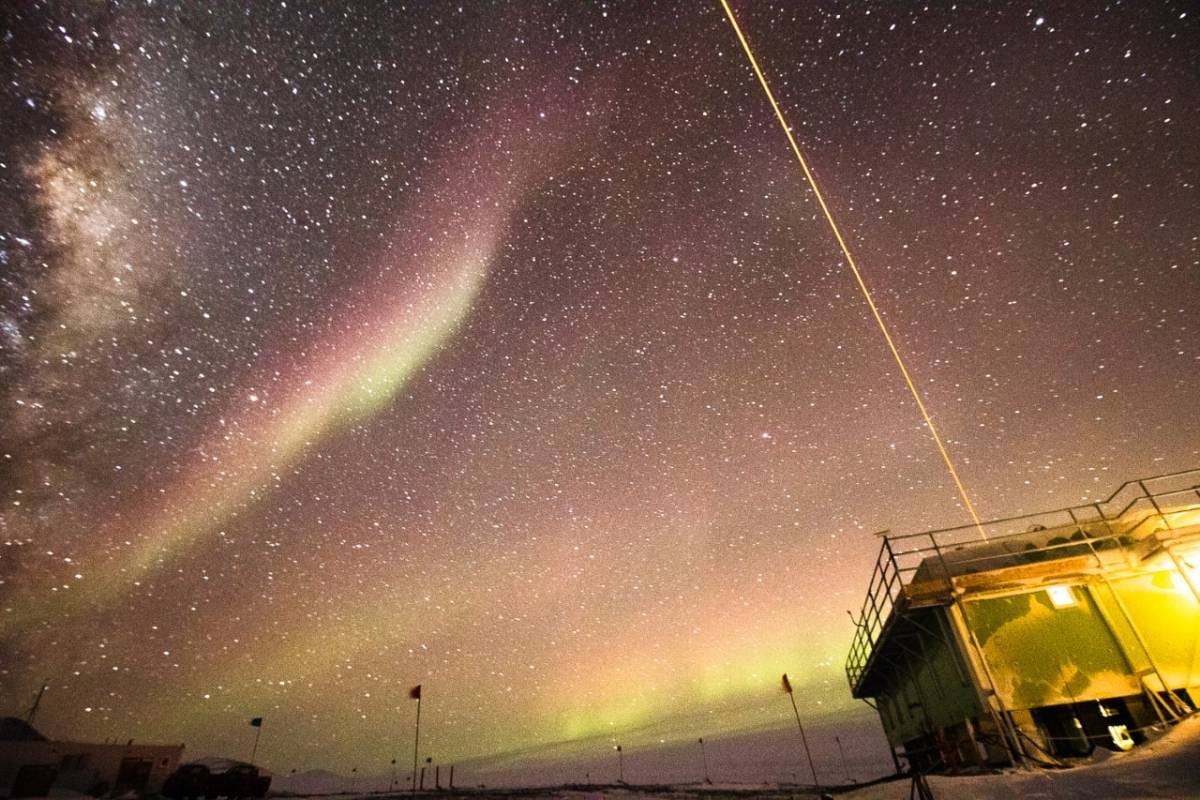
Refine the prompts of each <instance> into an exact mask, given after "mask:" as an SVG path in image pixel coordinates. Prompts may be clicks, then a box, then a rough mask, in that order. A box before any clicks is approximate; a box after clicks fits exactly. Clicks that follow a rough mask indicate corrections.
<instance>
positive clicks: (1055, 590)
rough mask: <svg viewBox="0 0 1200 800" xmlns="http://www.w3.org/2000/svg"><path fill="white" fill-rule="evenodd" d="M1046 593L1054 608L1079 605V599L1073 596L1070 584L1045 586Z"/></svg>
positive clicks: (1073, 591)
mask: <svg viewBox="0 0 1200 800" xmlns="http://www.w3.org/2000/svg"><path fill="white" fill-rule="evenodd" d="M1046 594H1048V595H1049V596H1050V603H1051V604H1052V605H1053V606H1054V607H1055V608H1070V607H1071V606H1077V605H1079V600H1078V599H1076V597H1075V590H1074V589H1072V588H1071V587H1070V586H1047V587H1046Z"/></svg>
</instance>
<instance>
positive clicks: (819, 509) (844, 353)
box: [0, 0, 1200, 779]
mask: <svg viewBox="0 0 1200 800" xmlns="http://www.w3.org/2000/svg"><path fill="white" fill-rule="evenodd" d="M343 6H346V7H350V6H353V9H352V10H343V9H342V7H343ZM735 8H736V9H737V11H738V13H739V18H740V22H741V24H742V26H743V28H744V29H745V31H746V34H747V36H748V37H749V39H750V41H751V43H752V44H753V45H754V46H755V48H756V52H757V55H758V57H759V58H760V60H761V62H762V64H763V67H764V69H765V71H766V73H767V75H768V78H769V79H770V80H771V82H772V85H773V88H774V90H775V92H776V94H777V96H778V98H779V100H780V103H781V105H782V106H783V109H784V112H785V114H787V116H788V118H789V120H790V121H791V123H792V126H793V128H794V131H795V133H796V135H797V138H798V140H799V143H800V146H801V147H802V148H804V150H805V152H806V155H807V156H808V157H809V158H810V159H811V161H812V164H813V167H814V169H815V171H816V174H817V176H818V179H819V180H820V181H821V183H822V188H823V190H824V191H825V193H826V195H827V197H828V199H829V201H830V203H831V205H832V207H833V211H834V213H835V214H836V215H837V217H838V219H839V221H840V223H841V224H842V226H843V229H844V231H845V232H846V234H847V237H848V239H849V240H850V244H851V247H852V248H853V250H854V252H855V255H856V258H857V260H858V262H859V264H860V266H861V267H862V269H863V271H864V273H865V276H866V280H867V281H868V283H869V284H870V285H871V287H872V288H873V290H874V292H875V297H876V301H877V302H878V304H879V305H880V307H881V309H882V312H883V314H884V316H885V318H886V319H887V321H888V322H889V324H890V325H891V327H892V330H893V333H894V335H895V337H896V339H897V341H898V344H899V346H900V348H901V349H902V351H903V352H904V353H905V354H906V356H907V358H908V361H909V366H910V368H911V369H912V371H913V373H914V376H915V378H916V380H917V383H918V385H919V386H920V387H921V390H922V391H923V393H924V395H925V400H926V402H927V404H928V406H929V408H930V410H931V412H932V414H933V416H934V418H935V420H936V421H937V423H938V426H939V429H940V431H941V433H942V434H943V436H944V437H945V438H946V440H947V442H948V444H949V447H950V449H951V452H952V454H953V456H954V457H955V459H956V462H957V464H958V467H959V472H960V474H961V476H962V478H963V481H964V483H965V484H966V487H967V489H968V491H969V492H970V493H971V496H972V500H973V502H974V503H975V505H976V507H977V509H978V510H979V512H980V514H981V515H982V516H984V517H994V516H1005V515H1009V514H1014V513H1018V512H1022V511H1036V510H1039V509H1042V508H1053V507H1057V506H1060V505H1065V504H1068V503H1075V502H1080V501H1084V500H1091V499H1098V498H1102V497H1104V496H1106V495H1107V494H1108V493H1109V492H1110V491H1111V490H1113V489H1115V488H1116V486H1117V485H1118V484H1120V483H1121V482H1122V481H1124V480H1126V479H1130V478H1135V477H1139V476H1143V475H1152V474H1158V473H1162V472H1168V471H1172V470H1176V469H1183V468H1188V467H1194V466H1197V465H1198V464H1200V420H1198V418H1197V413H1196V411H1197V407H1198V403H1197V400H1196V398H1197V396H1198V395H1200V337H1198V333H1200V316H1198V315H1197V309H1200V216H1198V214H1197V209H1198V208H1200V189H1198V185H1197V184H1198V181H1200V143H1198V142H1200V137H1198V135H1197V131H1198V130H1200V67H1198V65H1200V27H1198V24H1197V20H1198V18H1200V14H1197V13H1195V8H1194V6H1193V5H1192V4H1190V3H1183V2H1180V3H1107V4H1106V3H1099V2H1097V3H1077V4H1069V5H1066V6H1063V7H1057V6H1055V5H1052V4H1051V5H1046V6H1044V7H1043V6H1037V5H1033V6H1030V5H1027V4H1013V5H993V6H991V7H990V8H984V7H980V6H976V4H964V5H962V6H958V7H953V6H949V5H947V4H940V3H938V4H931V7H923V6H921V5H918V4H896V3H888V2H878V3H864V2H847V3H799V2H797V3H765V2H749V0H741V2H738V3H736V4H735ZM0 15H2V16H0V19H2V22H3V24H2V28H3V34H2V39H0V70H2V71H3V72H2V77H3V81H2V85H0V502H2V503H3V507H2V509H0V532H2V538H3V545H4V546H3V548H2V550H0V697H3V699H4V704H5V708H4V709H0V711H2V712H4V713H20V714H21V715H23V713H24V711H25V709H26V708H27V706H28V704H29V703H30V702H31V701H32V698H33V695H34V693H35V692H36V691H37V689H38V687H39V686H40V685H41V683H42V681H43V680H48V681H49V684H50V689H49V690H48V691H47V693H46V697H45V699H44V701H43V704H42V708H41V710H40V711H39V713H38V719H37V724H38V727H40V728H41V729H43V730H44V731H45V732H46V733H47V734H48V735H51V736H55V737H59V738H67V737H73V738H85V739H104V738H110V737H113V738H116V739H119V740H122V741H124V740H126V739H129V738H134V739H136V740H139V741H152V740H157V741H170V742H179V741H183V742H186V743H187V745H188V755H189V756H198V755H202V754H205V753H222V754H228V755H233V756H239V757H243V758H244V757H246V756H248V755H249V747H250V743H251V742H252V740H253V730H252V729H251V728H250V727H249V726H248V724H247V723H248V721H249V719H250V718H251V717H257V716H262V717H264V718H265V720H266V722H265V727H264V736H263V746H262V749H261V751H260V752H261V755H262V758H263V760H264V761H265V762H266V764H267V765H268V766H271V767H273V768H275V769H277V770H280V771H286V770H290V769H292V768H308V767H327V768H331V769H337V770H342V771H347V772H348V771H349V769H350V768H351V767H352V766H361V767H363V768H364V769H365V768H372V769H379V770H382V769H384V767H383V766H382V765H384V764H386V763H387V761H388V759H390V758H392V757H397V758H399V759H400V761H401V763H402V764H404V763H406V762H407V759H409V758H411V749H410V748H411V739H410V737H411V725H412V720H413V715H414V713H415V703H414V702H413V701H411V700H409V699H408V695H407V690H408V689H409V687H411V686H413V685H415V684H417V683H421V684H423V685H424V687H425V693H426V694H425V701H424V706H423V710H422V719H423V724H424V726H425V729H424V734H423V737H424V742H425V743H424V744H423V746H422V750H423V752H422V757H424V756H425V755H429V756H431V757H434V758H435V759H436V760H437V761H439V762H442V763H449V762H451V761H462V760H464V759H470V758H472V757H480V756H491V755H493V754H499V753H507V752H512V751H522V752H524V753H527V754H528V757H529V758H534V757H536V756H537V754H538V753H542V752H549V748H550V745H552V744H555V743H561V742H575V743H576V745H577V749H576V751H575V752H578V753H582V752H585V751H587V752H604V751H607V750H608V748H610V747H611V745H612V744H613V743H615V742H617V741H621V742H622V743H623V744H624V745H625V746H626V747H627V748H630V749H634V750H636V749H637V748H639V747H640V748H642V749H643V750H644V749H646V748H651V747H653V746H657V745H668V746H669V745H670V744H671V743H673V742H681V741H689V740H690V741H693V742H694V741H695V737H697V736H705V737H708V739H709V740H710V741H712V742H713V745H712V746H713V747H717V748H719V747H720V741H721V738H722V737H723V736H724V737H733V736H734V735H735V734H736V735H740V734H743V733H745V732H747V731H760V730H765V731H767V732H768V733H770V731H772V730H774V729H776V728H779V727H780V726H786V725H789V724H792V725H794V720H792V717H791V707H790V706H789V705H788V704H787V702H786V699H784V698H783V697H782V694H781V693H780V692H779V689H778V680H779V674H780V673H781V672H784V671H787V672H788V673H789V674H790V675H791V676H792V680H793V683H794V684H795V685H796V687H797V701H798V703H799V707H800V711H801V713H802V714H804V715H806V716H807V717H809V718H810V719H814V720H817V721H818V722H820V721H822V720H824V721H826V722H825V724H827V725H833V726H834V727H830V728H828V730H830V731H835V730H836V724H835V723H836V721H837V720H839V719H846V720H852V719H860V718H861V717H862V714H863V713H864V712H866V713H869V712H868V710H866V709H865V707H862V705H861V704H856V702H855V701H852V700H851V699H850V697H849V693H848V690H847V688H846V684H845V679H844V675H843V673H842V663H843V659H844V655H845V651H846V648H847V645H848V643H849V640H850V636H851V633H852V625H851V622H850V619H849V618H848V617H847V615H846V610H847V609H849V608H857V607H858V606H859V604H860V603H861V597H862V593H863V591H864V590H865V587H866V583H867V579H868V577H869V572H870V569H871V566H872V564H873V561H874V558H875V554H876V549H877V547H878V540H877V539H876V538H875V537H874V536H872V533H874V532H875V531H878V530H880V529H883V528H891V529H893V530H895V531H897V532H909V531H916V530H921V529H924V528H929V527H941V526H945V525H955V524H962V523H965V522H967V521H968V517H967V515H966V512H965V510H964V509H963V508H962V506H961V504H960V502H959V501H958V499H957V497H956V493H955V491H954V487H953V484H952V483H951V481H950V479H949V476H948V475H947V473H946V471H945V468H944V465H943V464H942V462H941V459H940V457H939V456H938V454H937V451H936V450H935V449H934V447H933V444H932V442H931V440H930V439H929V436H928V433H927V431H926V430H925V428H924V427H923V425H922V423H921V419H920V416H919V414H918V412H917V409H916V407H915V405H914V404H913V402H912V399H911V397H910V396H909V395H908V392H907V390H906V389H905V386H904V384H903V382H902V381H901V379H900V376H899V374H898V373H897V371H896V369H895V366H894V364H893V362H892V361H891V358H890V356H889V354H888V352H887V350H886V349H885V346H884V343H883V340H882V338H881V337H880V335H879V331H878V330H877V329H876V328H875V326H874V322H873V321H872V319H871V318H870V315H869V312H868V310H867V308H866V306H865V304H864V303H863V300H862V297H861V295H860V294H859V293H858V289H857V288H856V286H855V284H854V283H853V279H852V278H851V276H850V274H849V273H848V272H847V270H846V268H845V266H844V264H843V263H842V258H841V254H840V252H839V251H838V249H837V245H836V243H835V241H834V239H833V238H832V236H831V235H830V233H829V230H828V227H827V226H826V223H825V221H824V219H823V218H822V217H821V216H820V211H819V209H818V208H817V206H816V204H815V203H814V202H813V198H812V193H811V191H810V190H809V189H808V187H807V186H806V184H805V183H804V180H803V176H802V174H801V173H800V170H799V168H798V167H797V165H796V163H795V161H794V159H793V156H792V154H791V152H790V151H789V149H788V147H787V143H786V140H785V139H784V137H783V135H782V132H781V131H780V129H779V127H778V124H777V122H776V120H775V119H774V117H773V116H772V114H771V111H770V108H769V106H768V105H767V103H766V100H765V98H764V96H763V94H762V92H761V89H760V87H759V86H758V85H757V83H756V82H755V79H754V76H753V74H752V73H751V71H750V69H749V66H748V64H747V62H746V60H745V56H744V54H743V53H742V52H741V49H740V47H739V45H738V42H737V40H736V38H735V37H734V34H733V31H732V29H731V28H730V26H729V24H728V22H727V21H726V19H725V17H724V14H723V12H722V11H721V8H720V6H719V5H718V4H717V3H716V2H715V1H714V2H711V3H707V2H698V1H697V2H693V1H690V0H689V1H687V2H677V3H673V2H665V1H664V2H654V3H607V4H606V3H595V2H587V3H585V2H562V3H533V2H528V3H479V2H465V1H464V2H463V3H461V4H460V5H455V4H453V3H442V2H436V3H433V2H431V3H420V2H412V3H408V4H407V5H405V4H401V3H371V2H359V3H355V4H348V3H347V4H343V3H316V2H295V1H294V0H287V2H274V3H267V2H251V3H172V2H148V1H147V2H117V1H116V0H112V1H111V2H86V1H85V0H79V1H78V2H75V3H68V2H48V3H40V2H29V1H28V0H17V2H14V3H10V4H6V5H5V10H4V11H2V12H0ZM852 709H858V710H855V711H854V712H853V713H851V710H852ZM856 715H857V716H856ZM778 735H779V736H792V735H794V729H793V730H790V731H789V730H787V729H786V728H784V729H783V730H782V731H781V732H780V733H779V734H778ZM822 738H823V739H827V738H828V737H827V736H826V737H822ZM850 738H851V740H852V742H851V744H852V746H853V744H854V742H855V741H858V739H859V738H861V736H860V735H859V734H854V735H853V736H850ZM788 741H790V739H789V740H788ZM860 744H862V743H861V742H860ZM822 746H823V745H822ZM863 746H864V747H865V746H866V745H865V744H864V745H863ZM873 746H874V747H876V750H877V752H886V751H880V750H879V748H880V747H881V745H879V744H878V742H876V743H875V744H874V745H873ZM796 758H797V761H796V764H799V763H801V762H799V760H798V759H799V758H800V756H798V755H797V756H796ZM885 758H886V756H885ZM795 768H796V765H795V764H790V765H787V766H786V767H784V766H781V767H780V770H784V769H787V770H790V769H795ZM612 770H613V771H614V772H615V764H613V765H612ZM606 777H608V776H606ZM611 777H615V775H614V776H611ZM637 777H640V778H646V779H650V778H653V777H654V776H653V775H651V774H645V775H639V776H637Z"/></svg>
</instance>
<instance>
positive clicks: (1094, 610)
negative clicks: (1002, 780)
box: [846, 470, 1200, 770]
mask: <svg viewBox="0 0 1200 800" xmlns="http://www.w3.org/2000/svg"><path fill="white" fill-rule="evenodd" d="M856 623H857V630H856V633H855V637H854V641H853V644H852V645H851V649H850V654H849V657H848V659H847V662H846V677H847V679H848V680H849V683H850V689H851V692H852V693H853V695H854V696H855V697H856V698H860V699H863V700H865V701H867V702H868V703H869V704H871V705H872V706H873V707H874V708H875V709H876V710H877V711H878V713H879V716H880V720H881V721H882V723H883V728H884V731H885V733H886V734H887V738H888V741H889V742H890V743H891V746H892V750H893V756H894V757H895V758H896V762H897V767H898V768H899V767H900V759H901V758H903V759H906V760H907V761H908V762H909V763H910V764H911V765H912V766H913V767H914V768H916V769H919V770H932V769H943V768H955V767H957V766H962V765H967V764H983V763H987V764H1007V763H1013V762H1024V761H1029V762H1033V763H1037V762H1052V761H1055V760H1059V759H1061V758H1062V757H1069V756H1073V755H1082V754H1086V753H1089V752H1091V750H1092V749H1093V748H1094V747H1096V746H1103V747H1109V748H1113V749H1128V748H1130V747H1132V746H1133V745H1134V744H1135V743H1136V742H1138V741H1141V740H1142V739H1143V738H1144V734H1145V732H1147V730H1148V729H1149V728H1152V727H1155V726H1165V725H1169V724H1171V723H1173V722H1175V721H1178V720H1180V719H1182V718H1183V717H1185V716H1188V715H1190V714H1193V713H1195V710H1196V708H1197V705H1198V704H1200V470H1192V471H1189V472H1183V473H1176V474H1172V475H1164V476H1158V477H1154V478H1145V479H1142V480H1137V481H1130V482H1128V483H1126V484H1124V485H1122V486H1121V487H1120V488H1119V489H1118V490H1117V491H1116V492H1114V493H1113V495H1112V496H1111V497H1109V498H1108V500H1106V501H1103V502H1099V503H1093V504H1090V505H1085V506H1078V507H1073V508H1065V509H1060V510H1057V511H1051V512H1046V513H1041V514H1032V515H1025V516H1019V517H1013V518H1009V519H1002V520H996V521H992V522H988V523H984V525H983V526H982V530H980V529H979V528H976V527H975V526H973V525H972V526H965V527H961V528H952V529H946V530H937V531H929V532H927V533H920V534H911V535H905V536H887V537H886V538H885V539H884V540H883V544H882V547H881V549H880V554H879V559H878V561H877V563H876V566H875V570H874V574H873V575H872V578H871V582H870V586H869V589H868V592H867V598H866V601H865V602H864V604H863V607H862V612H861V614H860V616H859V618H858V619H857V620H856Z"/></svg>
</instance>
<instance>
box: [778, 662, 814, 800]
mask: <svg viewBox="0 0 1200 800" xmlns="http://www.w3.org/2000/svg"><path fill="white" fill-rule="evenodd" d="M783 688H784V690H785V691H786V692H787V696H788V699H789V700H791V701H792V711H793V712H794V713H795V715H796V726H797V727H798V728H800V742H801V743H802V744H803V745H804V756H805V757H806V758H807V759H808V768H809V769H810V770H812V778H813V786H815V787H816V790H817V794H820V793H821V781H820V780H818V779H817V768H816V766H815V765H814V764H813V760H812V752H811V751H810V750H809V749H808V737H807V736H805V735H804V723H802V722H801V721H800V709H799V708H797V707H796V695H795V694H794V693H793V692H792V682H791V681H789V680H788V676H787V673H786V672H785V673H783Z"/></svg>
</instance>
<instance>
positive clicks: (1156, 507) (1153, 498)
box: [1138, 480, 1174, 531]
mask: <svg viewBox="0 0 1200 800" xmlns="http://www.w3.org/2000/svg"><path fill="white" fill-rule="evenodd" d="M1138 486H1140V487H1141V488H1142V493H1143V494H1144V495H1145V496H1146V497H1147V498H1149V500H1150V505H1152V506H1154V512H1155V513H1156V514H1158V516H1159V518H1160V519H1161V520H1162V521H1163V524H1164V525H1166V526H1167V530H1169V531H1170V530H1174V528H1172V527H1171V520H1169V519H1167V515H1166V514H1164V513H1163V510H1162V508H1161V507H1160V506H1159V505H1158V498H1157V497H1156V496H1155V495H1152V494H1150V490H1149V489H1147V488H1146V482H1145V481H1144V480H1140V481H1138Z"/></svg>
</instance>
